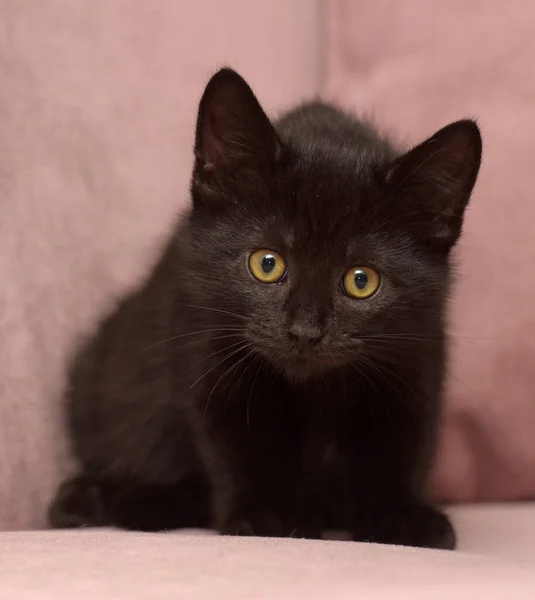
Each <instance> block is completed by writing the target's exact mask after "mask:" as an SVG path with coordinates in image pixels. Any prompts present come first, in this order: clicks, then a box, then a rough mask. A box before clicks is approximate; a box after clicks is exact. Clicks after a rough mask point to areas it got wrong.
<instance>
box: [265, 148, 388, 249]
mask: <svg viewBox="0 0 535 600" xmlns="http://www.w3.org/2000/svg"><path fill="white" fill-rule="evenodd" d="M381 169H382V165H380V164H379V163H378V162H377V160H376V159H375V157H373V156H363V155H360V156H357V155H355V153H354V152H346V153H341V154H340V155H338V156H335V157H333V156H332V155H330V154H329V153H327V152H323V153H322V152H315V153H314V155H311V154H310V153H308V154H307V155H306V156H298V157H297V159H296V161H295V162H294V164H293V165H292V166H291V168H289V169H288V171H287V174H286V178H285V181H284V185H283V186H282V189H281V190H280V195H279V197H278V198H277V200H276V202H277V203H278V204H279V209H280V212H281V216H282V220H283V222H284V224H285V227H286V228H287V230H288V235H290V236H291V238H292V242H293V245H297V246H305V245H306V246H309V245H310V246H312V247H316V248H317V247H319V246H322V247H326V246H328V245H330V246H331V248H333V251H334V249H335V248H338V247H344V246H345V247H347V246H348V245H349V244H350V243H351V242H352V241H353V240H354V238H355V237H356V236H362V235H366V234H369V233H371V232H372V230H374V229H376V228H377V226H378V222H377V221H378V219H377V217H378V215H379V214H380V213H382V212H384V210H385V208H386V207H387V206H388V198H387V196H386V194H385V191H384V190H383V189H381V185H380V175H381Z"/></svg>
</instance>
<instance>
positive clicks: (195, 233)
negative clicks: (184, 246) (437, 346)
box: [190, 69, 481, 380]
mask: <svg viewBox="0 0 535 600" xmlns="http://www.w3.org/2000/svg"><path fill="white" fill-rule="evenodd" d="M195 157H196V159H195V167H194V172H193V179H192V199H193V207H192V211H191V214H190V235H191V249H192V257H193V259H192V260H193V261H194V264H195V269H194V272H195V275H194V276H193V280H192V282H193V284H194V286H195V288H196V296H197V298H198V299H199V302H202V303H204V305H206V304H209V305H210V306H212V307H215V308H219V310H221V311H228V312H229V313H230V312H232V313H236V314H238V315H241V317H244V318H238V317H235V318H234V317H231V316H230V315H227V317H226V318H228V319H229V320H230V322H231V323H229V322H227V323H226V324H227V325H229V324H233V325H235V326H240V327H241V326H242V325H243V326H244V328H245V331H244V336H245V339H246V340H247V341H248V342H249V343H250V344H251V346H250V347H251V349H252V350H253V351H255V352H257V353H258V354H260V355H261V356H262V357H264V358H265V359H266V360H267V361H269V362H271V363H272V364H273V365H274V366H276V367H277V368H278V369H280V370H281V371H283V372H284V373H285V374H286V375H287V376H288V377H290V378H292V379H296V380H302V379H306V378H309V377H311V376H313V375H316V374H320V373H323V372H325V371H326V370H329V369H335V368H340V367H342V366H344V365H347V364H350V363H352V364H355V363H358V362H359V361H361V362H362V364H365V363H369V362H370V361H371V362H374V361H376V360H377V359H378V358H380V357H381V356H385V355H388V353H389V352H391V353H392V354H391V355H392V356H397V358H398V359H399V358H400V353H401V354H403V352H404V350H403V341H405V342H410V340H413V341H414V343H416V344H420V346H421V348H422V349H425V341H426V340H427V341H429V340H431V339H433V337H432V336H438V337H440V335H441V333H442V312H443V305H444V301H445V298H446V294H447V289H448V279H449V259H448V256H449V252H450V250H451V248H452V247H453V245H454V244H455V242H456V241H457V239H458V238H459V235H460V233H461V227H462V222H463V215H464V210H465V208H466V205H467V203H468V200H469V197H470V194H471V191H472V188H473V186H474V183H475V181H476V177H477V173H478V170H479V165H480V160H481V138H480V134H479V130H478V128H477V126H476V124H475V123H474V122H473V121H469V120H465V121H458V122H456V123H452V124H451V125H448V126H447V127H445V128H443V129H441V130H440V131H438V132H437V133H435V134H434V135H433V136H432V137H431V138H429V139H428V140H426V141H424V142H423V143H422V144H420V145H418V146H416V147H415V148H413V149H412V150H410V151H409V152H407V153H405V154H399V153H397V152H395V151H394V149H393V148H392V147H391V146H390V144H389V143H388V142H387V141H386V140H384V139H382V138H381V137H379V136H378V134H377V133H375V132H374V131H373V129H371V128H369V127H368V126H366V125H363V124H362V123H358V122H356V121H354V120H353V119H351V118H350V117H347V116H345V115H343V114H342V113H340V112H339V111H337V110H335V109H333V108H331V107H328V106H326V105H321V104H312V105H308V106H303V107H301V108H299V109H297V110H295V111H294V112H293V113H290V114H289V115H287V116H286V117H284V118H283V119H282V120H281V121H280V122H278V123H276V124H275V125H274V124H272V122H271V121H270V120H269V119H268V117H267V116H266V114H265V113H264V111H263V110H262V108H261V106H260V104H259V103H258V101H257V100H256V98H255V96H254V94H253V92H252V91H251V89H250V88H249V86H248V85H247V84H246V83H245V81H244V80H243V79H242V78H241V77H240V76H239V75H238V74H236V73H235V72H233V71H231V70H229V69H223V70H222V71H219V72H218V73H217V74H216V75H215V76H214V77H213V78H212V79H211V81H210V82H209V83H208V86H207V88H206V90H205V93H204V95H203V98H202V100H201V103H200V107H199V115H198V122H197V131H196V140H195ZM213 314H214V318H216V319H217V321H218V322H219V323H220V322H221V319H222V317H223V318H225V315H224V313H223V312H220V313H218V312H213ZM233 319H234V323H232V321H233ZM214 324H215V322H214ZM396 353H397V354H396Z"/></svg>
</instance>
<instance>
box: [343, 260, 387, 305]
mask: <svg viewBox="0 0 535 600" xmlns="http://www.w3.org/2000/svg"><path fill="white" fill-rule="evenodd" d="M380 281H381V280H380V278H379V273H377V271H374V270H373V269H370V268H369V267H353V269H349V271H348V272H347V273H346V274H345V275H344V290H345V292H346V294H347V295H348V296H351V298H357V299H359V300H362V299H364V298H369V297H370V296H371V295H372V294H374V293H375V292H376V291H377V290H378V288H379V283H380Z"/></svg>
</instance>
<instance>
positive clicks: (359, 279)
mask: <svg viewBox="0 0 535 600" xmlns="http://www.w3.org/2000/svg"><path fill="white" fill-rule="evenodd" d="M355 285H356V286H357V289H359V290H363V289H364V288H365V287H366V286H367V285H368V275H366V273H365V272H364V271H355Z"/></svg>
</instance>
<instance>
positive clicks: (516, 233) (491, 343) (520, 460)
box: [326, 0, 535, 500]
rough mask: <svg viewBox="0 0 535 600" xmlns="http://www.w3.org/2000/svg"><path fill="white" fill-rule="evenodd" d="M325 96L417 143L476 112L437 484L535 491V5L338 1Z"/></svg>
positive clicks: (465, 493)
mask: <svg viewBox="0 0 535 600" xmlns="http://www.w3.org/2000/svg"><path fill="white" fill-rule="evenodd" d="M327 4H328V17H329V36H328V42H329V43H328V69H327V83H326V88H327V96H328V97H329V98H333V99H336V100H337V101H339V102H341V103H342V104H343V105H345V106H347V107H349V108H350V109H351V110H355V111H357V112H359V113H361V114H368V115H371V116H372V117H373V118H374V119H375V120H376V121H377V122H378V123H380V124H382V125H383V126H384V128H385V130H387V131H390V132H393V133H394V134H396V135H397V136H398V138H399V139H401V140H403V141H407V142H416V141H420V140H422V139H424V138H425V137H427V136H428V135H430V134H432V133H433V132H434V131H435V130H437V129H438V128H440V127H441V126H443V125H445V124H446V123H448V122H449V121H453V120H456V119H459V118H463V117H466V116H474V117H476V118H477V119H478V120H479V123H480V125H481V128H482V131H483V141H484V153H483V154H484V158H483V167H482V171H481V177H480V180H479V183H478V184H477V186H476V193H475V195H474V197H473V202H472V205H471V206H470V208H469V210H468V215H467V220H466V227H465V235H464V239H463V240H462V244H461V247H460V249H459V252H458V255H457V264H458V272H459V280H458V285H457V286H456V287H455V290H454V295H453V302H452V310H451V332H452V334H454V335H455V336H458V337H455V338H454V339H453V341H452V357H451V365H450V368H449V371H450V375H449V376H448V398H449V402H448V406H447V411H446V415H445V423H446V427H445V434H444V438H443V446H442V452H441V455H440V460H439V465H438V471H437V477H436V491H437V494H438V495H439V496H440V497H442V498H448V499H456V500H459V499H465V500H479V499H511V498H526V497H531V498H533V497H535V437H534V436H533V423H535V281H534V272H535V271H534V260H535V235H534V233H535V229H534V223H535V202H533V198H532V187H533V186H532V181H531V179H532V171H533V165H532V163H533V156H532V155H533V137H534V135H535V108H534V107H535V104H534V98H535V79H534V78H533V77H532V76H531V73H532V72H533V66H534V57H535V35H534V28H533V19H534V18H535V6H532V5H530V4H529V3H527V2H523V1H522V0H512V1H511V2H507V3H498V2H486V1H485V0H472V1H471V2H466V1H465V0H449V1H448V2H428V1H427V0H412V1H411V2H398V1H397V0H374V2H369V1H367V0H330V1H329V2H328V3H327Z"/></svg>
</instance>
